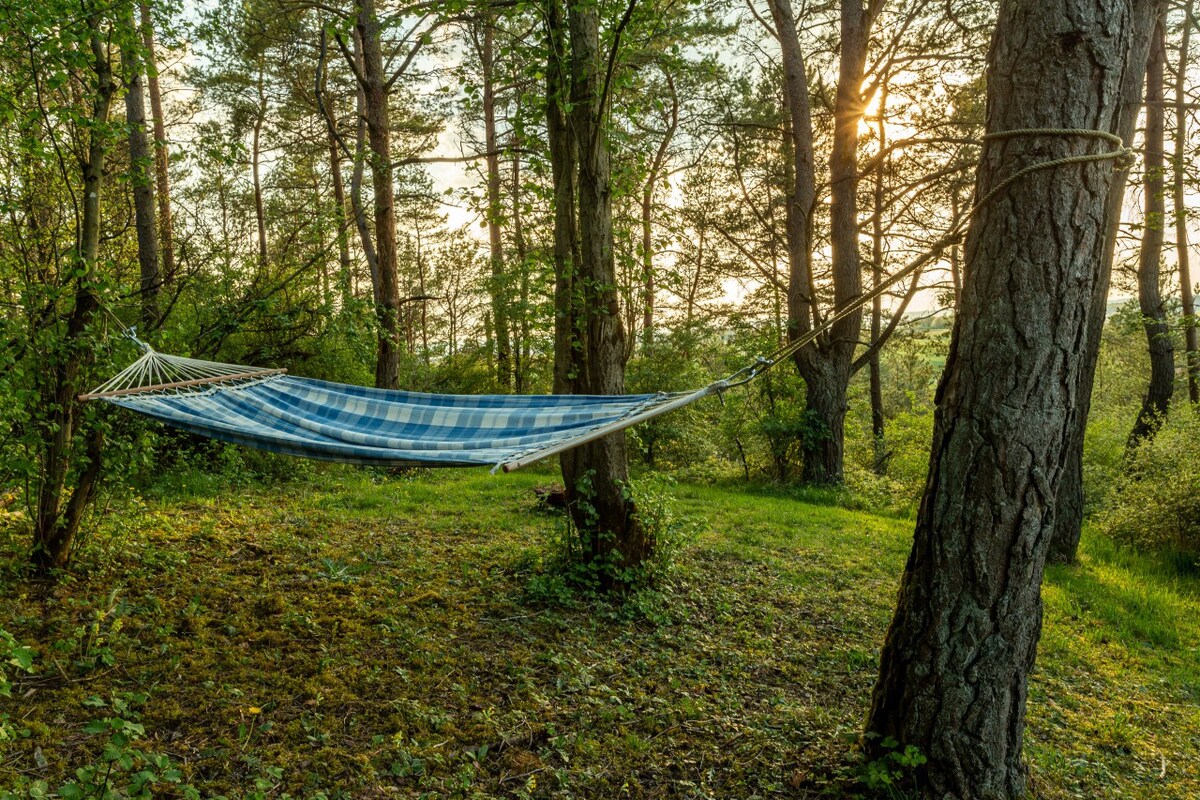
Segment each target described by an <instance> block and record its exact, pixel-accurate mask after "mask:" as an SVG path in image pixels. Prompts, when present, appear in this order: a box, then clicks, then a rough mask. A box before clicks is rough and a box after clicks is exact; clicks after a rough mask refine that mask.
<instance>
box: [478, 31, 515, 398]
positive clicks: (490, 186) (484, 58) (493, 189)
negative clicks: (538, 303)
mask: <svg viewBox="0 0 1200 800" xmlns="http://www.w3.org/2000/svg"><path fill="white" fill-rule="evenodd" d="M480 27H481V28H482V29H483V30H482V31H481V33H482V34H483V40H482V42H481V43H480V47H479V61H480V64H481V66H482V72H483V131H484V148H485V149H486V155H485V156H484V160H485V161H486V163H487V227H488V254H489V256H490V259H491V264H492V282H491V287H490V288H491V296H492V322H493V324H494V325H495V328H496V381H497V383H499V384H500V388H502V389H504V390H505V391H507V390H508V389H509V388H510V387H511V386H512V346H511V344H510V341H509V339H510V337H509V319H508V316H509V315H508V307H509V304H510V302H511V299H510V297H509V293H508V286H507V278H506V277H505V274H504V244H503V241H502V240H501V238H500V219H501V213H500V153H499V151H498V149H497V148H498V144H497V139H496V77H495V71H496V70H495V68H496V63H495V61H496V52H495V38H496V32H495V18H494V17H493V16H492V14H491V13H486V14H484V16H483V20H482V21H481V22H480Z"/></svg>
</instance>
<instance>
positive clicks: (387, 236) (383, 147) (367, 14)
mask: <svg viewBox="0 0 1200 800" xmlns="http://www.w3.org/2000/svg"><path fill="white" fill-rule="evenodd" d="M355 26H356V27H357V29H358V39H359V42H360V43H361V45H362V75H361V78H360V83H361V84H362V90H363V101H364V105H365V109H364V110H365V117H366V124H367V139H368V141H369V143H370V147H371V187H372V190H373V192H372V193H373V194H374V203H375V259H376V272H377V287H378V296H377V301H376V309H377V311H376V313H377V315H378V318H379V344H378V350H377V353H376V358H375V386H376V387H377V388H380V389H398V388H399V387H400V277H399V266H398V261H397V253H396V208H395V189H394V188H393V182H392V147H391V121H390V120H389V118H388V92H387V80H388V79H387V75H386V72H385V69H384V65H383V49H382V43H381V41H380V31H379V18H378V16H377V15H376V13H375V0H360V1H359V3H358V15H357V19H356V22H355Z"/></svg>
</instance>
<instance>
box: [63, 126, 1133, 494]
mask: <svg viewBox="0 0 1200 800" xmlns="http://www.w3.org/2000/svg"><path fill="white" fill-rule="evenodd" d="M1044 136H1065V137H1072V138H1074V137H1082V138H1090V139H1097V140H1101V141H1104V142H1108V143H1109V144H1110V145H1112V148H1111V149H1109V150H1106V151H1102V152H1097V153H1087V154H1081V155H1073V156H1065V157H1063V158H1056V159H1051V160H1049V161H1041V162H1037V163H1034V164H1030V165H1029V166H1026V167H1023V168H1022V169H1019V170H1017V171H1016V172H1013V173H1012V174H1011V175H1009V176H1008V177H1007V178H1005V179H1004V180H1002V181H1000V182H999V183H998V184H996V185H995V186H993V187H992V188H991V189H990V190H989V191H988V192H987V194H985V195H984V196H983V197H982V198H981V199H979V200H977V201H976V202H975V204H974V205H973V206H972V207H971V208H970V210H968V211H967V213H966V214H964V215H963V216H961V217H959V218H958V220H957V221H955V223H954V224H953V225H952V226H951V228H950V230H949V231H948V232H947V234H946V235H945V236H943V237H942V238H941V239H939V240H938V241H937V242H935V243H934V244H933V246H932V247H931V248H930V249H929V250H928V251H926V252H925V253H923V254H921V255H919V256H917V257H916V258H915V259H914V260H913V261H911V262H910V263H909V264H908V265H907V266H906V267H904V268H903V269H901V270H900V271H899V272H897V273H895V274H893V275H892V276H891V277H890V278H888V279H887V280H883V281H879V282H877V283H876V285H875V287H874V288H873V289H871V290H870V291H868V292H866V293H865V294H860V295H858V296H857V297H855V298H853V299H851V300H849V301H847V302H846V303H845V304H844V305H843V306H841V307H840V308H839V309H837V310H836V311H835V312H834V313H833V314H831V315H829V316H828V317H826V318H825V319H824V320H822V321H820V322H817V324H815V325H814V326H813V327H812V328H811V329H809V330H807V331H800V332H798V333H799V335H795V336H793V337H791V341H790V342H788V343H787V344H785V345H783V346H781V347H780V348H779V349H777V350H776V351H775V352H774V353H772V354H771V355H770V356H760V357H759V358H758V359H757V360H756V361H755V363H754V364H752V365H751V366H748V367H745V368H743V369H741V370H739V371H738V372H736V373H734V374H733V375H731V376H730V377H728V378H726V379H724V380H720V381H716V382H715V383H711V384H709V385H708V386H705V387H704V388H702V389H697V390H696V391H694V392H679V393H659V394H631V395H612V396H597V395H448V394H420V393H415V392H397V391H387V390H382V389H367V388H364V387H360V386H346V385H343V384H338V383H328V382H326V381H318V380H312V379H309V378H294V377H291V376H289V375H287V374H286V370H281V369H260V368H255V367H244V366H238V365H235V364H219V363H216V362H212V361H199V360H196V359H191V358H181V357H179V356H169V355H164V354H162V353H157V352H155V351H154V350H153V349H152V348H151V347H150V346H149V345H147V344H145V343H144V342H141V341H139V340H138V339H137V336H136V335H135V334H134V332H133V331H132V330H131V329H128V328H126V329H125V334H126V336H128V337H129V338H130V339H132V340H133V341H134V342H135V343H136V344H137V345H138V346H139V347H141V348H142V350H143V353H144V355H143V356H142V357H141V358H139V359H138V360H137V361H135V362H134V363H133V364H131V365H130V366H129V367H127V368H126V369H125V370H123V371H122V372H121V373H120V374H119V375H117V376H116V377H115V378H113V379H112V380H110V381H108V382H107V383H105V384H104V385H102V386H100V387H99V388H97V389H95V390H93V391H92V392H90V393H88V394H85V395H80V399H81V400H105V401H107V402H109V403H112V404H113V405H118V406H121V407H123V408H128V409H130V410H132V411H137V412H139V413H141V414H145V415H146V416H149V417H153V418H154V419H157V420H161V421H162V422H165V423H167V424H168V425H173V426H175V427H177V428H182V429H184V430H187V431H191V432H192V433H197V434H200V435H201V436H208V437H211V438H214V439H221V440H223V441H227V442H234V443H235V444H242V445H247V446H249V447H256V448H259V449H261V450H270V451H272V452H275V453H285V454H287V455H294V456H304V457H307V458H316V459H323V460H327V461H343V462H347V463H351V464H377V465H382V466H415V465H423V466H442V467H462V466H475V465H487V464H490V465H493V467H492V471H493V472H495V471H496V470H499V469H503V470H504V471H505V472H511V471H512V470H514V469H519V468H521V467H523V466H527V465H529V464H532V463H533V462H535V461H538V460H540V459H543V458H546V457H547V456H552V455H554V454H556V453H561V452H562V451H564V450H569V449H570V448H572V447H577V446H579V445H581V444H584V443H586V442H590V441H592V440H594V439H599V438H601V437H603V436H607V435H608V434H610V433H616V432H617V431H621V430H624V429H625V428H628V427H630V426H631V425H636V424H637V423H639V422H644V421H646V420H648V419H652V418H654V417H657V416H658V415H659V414H665V413H667V412H668V411H672V410H674V409H677V408H683V407H684V406H686V405H689V404H690V403H694V402H696V401H697V400H699V399H701V398H702V397H707V396H708V395H711V394H718V393H720V392H721V391H723V390H724V389H727V388H729V387H732V386H738V385H740V384H743V383H746V382H748V381H751V380H753V379H754V378H755V377H757V376H758V375H760V374H762V373H763V372H765V371H766V370H768V369H770V368H771V367H772V366H774V365H775V364H778V363H780V362H781V361H783V360H784V359H785V358H787V357H788V356H790V355H792V354H793V353H796V352H797V351H799V350H800V349H801V348H803V347H806V346H808V345H809V344H811V343H812V342H814V341H816V340H817V338H818V337H819V336H822V335H824V334H825V333H826V332H827V331H829V330H831V329H832V328H833V326H834V325H836V324H837V323H838V322H841V321H842V320H844V319H847V318H849V317H850V316H851V315H852V314H854V313H855V312H856V311H857V310H858V309H859V308H861V307H862V306H863V305H864V304H866V303H868V302H871V301H872V300H874V299H876V298H879V297H882V296H883V295H884V294H885V293H887V292H888V291H889V289H890V288H891V287H892V286H894V285H896V284H897V283H898V282H900V281H901V280H903V279H905V278H908V277H910V276H911V277H912V278H913V280H914V282H915V281H916V280H917V279H918V277H919V276H920V273H921V270H922V269H924V267H925V265H926V264H928V263H929V262H930V261H932V260H933V259H935V258H937V257H938V256H940V255H941V253H942V252H943V251H944V250H945V249H946V248H947V247H949V246H950V245H951V244H954V243H957V242H959V241H960V240H961V237H962V235H963V232H964V231H965V230H966V226H967V222H968V221H969V220H970V219H971V218H972V217H974V216H975V214H976V212H978V211H979V209H980V208H982V207H983V206H985V205H986V204H987V203H989V202H990V201H991V200H992V199H993V198H995V197H997V196H999V195H1000V194H1001V193H1002V192H1003V191H1004V190H1005V189H1007V188H1008V187H1009V186H1011V185H1012V184H1013V183H1015V182H1016V181H1018V180H1021V179H1022V178H1024V177H1025V176H1026V175H1029V174H1031V173H1033V172H1036V171H1038V170H1044V169H1050V168H1054V167H1062V166H1068V165H1072V164H1088V163H1093V162H1100V161H1112V162H1113V168H1114V169H1118V170H1123V169H1127V168H1128V167H1129V166H1130V164H1131V163H1132V151H1131V150H1130V149H1129V148H1128V147H1126V146H1125V143H1124V141H1123V140H1122V139H1121V137H1119V136H1116V135H1115V134H1112V133H1109V132H1107V131H1098V130H1088V129H1080V128H1023V129H1020V130H1012V131H1001V132H998V133H989V134H988V135H986V136H985V137H984V142H985V143H986V142H992V141H998V140H1005V139H1010V138H1015V137H1044ZM113 316H114V319H116V315H115V314H114V315H113ZM117 323H118V324H121V323H120V320H119V319H117ZM121 327H122V328H124V327H125V326H124V325H121Z"/></svg>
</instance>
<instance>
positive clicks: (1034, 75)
mask: <svg viewBox="0 0 1200 800" xmlns="http://www.w3.org/2000/svg"><path fill="white" fill-rule="evenodd" d="M1155 6H1156V3H1154V2H1150V1H1149V0H1135V1H1134V2H1132V3H1130V2H1128V0H1098V2H1095V3H1088V4H1086V5H1082V6H1081V5H1079V4H1076V3H1072V2H1067V0H1038V1H1037V2H1033V0H1022V1H1020V2H1009V3H1004V4H1002V5H1001V9H1000V16H999V20H998V22H997V27H996V33H995V37H994V39H993V43H992V49H991V53H990V57H989V65H988V74H989V83H988V116H987V119H988V131H989V133H996V132H1003V131H1013V130H1018V129H1030V128H1055V129H1065V128H1079V129H1089V130H1101V131H1106V132H1111V133H1117V132H1118V131H1120V130H1121V129H1122V127H1123V125H1124V123H1125V122H1126V121H1127V120H1128V117H1129V115H1130V114H1131V113H1136V110H1137V105H1138V103H1139V102H1140V100H1141V97H1140V87H1139V86H1138V84H1139V83H1140V79H1141V75H1142V74H1143V71H1144V65H1145V55H1146V48H1147V44H1148V40H1149V32H1150V29H1151V26H1152V24H1153V20H1154V17H1155V11H1156V8H1155ZM1131 84H1132V88H1133V91H1130V89H1131ZM1131 106H1132V108H1131ZM1110 149H1112V145H1111V144H1109V143H1108V142H1104V141H1100V140H1098V139H1097V138H1095V137H1089V136H1080V135H1062V134H1055V135H1022V136H1016V137H1009V138H1003V139H998V140H992V141H990V142H989V144H988V145H987V146H986V147H985V149H984V153H983V157H982V160H981V162H980V165H979V167H978V172H977V178H976V196H977V197H981V198H982V197H985V196H986V195H987V194H988V193H989V192H990V191H991V190H992V189H993V188H995V187H998V186H1000V184H1001V182H1003V181H1005V179H1006V177H1008V176H1012V175H1014V173H1015V172H1016V171H1017V170H1020V169H1022V168H1024V167H1027V166H1030V165H1033V164H1037V163H1041V162H1046V161H1049V160H1052V159H1057V158H1062V157H1067V156H1083V155H1085V154H1096V153H1101V152H1104V151H1105V150H1110ZM1117 182H1118V179H1117V178H1116V176H1114V173H1113V163H1112V161H1097V162H1090V163H1076V164H1069V165H1063V166H1059V167H1055V168H1052V169H1043V170H1039V171H1036V172H1032V173H1030V174H1027V175H1024V176H1023V177H1020V178H1018V179H1017V180H1016V181H1015V182H1013V183H1011V184H1009V185H1006V186H1004V187H1003V188H1002V189H1001V191H1000V192H999V193H998V195H997V196H995V197H994V198H993V199H992V200H991V201H990V202H989V203H987V204H985V205H984V207H983V208H982V209H980V211H979V212H978V213H977V214H976V216H975V217H974V219H973V220H972V221H971V224H970V228H969V231H968V234H967V239H966V244H965V253H964V257H965V266H964V285H963V293H962V304H961V307H960V310H959V313H958V315H957V318H956V321H955V326H954V332H953V337H952V341H951V346H950V353H949V356H948V359H947V363H946V369H945V372H944V374H943V376H942V380H941V383H940V385H939V387H938V392H937V410H936V415H935V422H934V435H933V448H932V454H931V458H930V467H929V479H928V482H927V484H926V490H925V496H924V498H923V499H922V502H921V507H920V511H919V514H918V518H917V523H916V532H915V536H914V540H913V547H912V552H911V555H910V556H909V559H908V563H907V565H906V567H905V571H904V575H903V578H902V580H901V585H900V592H899V597H898V602H897V607H896V611H895V615H894V617H893V619H892V623H891V626H890V628H889V629H888V632H887V636H886V639H885V642H884V646H883V650H882V654H881V664H880V674H879V680H878V682H877V684H876V687H875V691H874V694H873V697H872V704H871V711H870V715H869V718H868V722H867V731H868V732H869V733H871V734H875V735H877V736H878V737H881V738H872V739H869V740H868V742H867V749H868V751H869V752H870V753H871V754H872V755H873V756H879V755H881V754H882V753H883V752H884V751H885V750H886V748H884V747H882V745H881V742H882V741H883V737H890V738H893V739H895V740H896V741H897V742H899V744H900V746H901V747H905V746H909V745H911V746H915V747H916V748H918V749H919V750H920V751H921V753H922V754H923V755H924V756H925V757H926V758H927V759H928V760H927V762H926V763H925V765H924V766H923V767H921V768H920V770H919V771H918V772H917V775H916V777H917V780H918V781H919V783H920V784H921V789H922V791H923V792H924V793H925V794H927V795H929V796H934V797H961V798H978V799H979V800H1015V799H1016V798H1020V797H1024V796H1025V795H1026V792H1027V790H1028V788H1029V787H1028V782H1027V774H1026V769H1025V766H1024V764H1023V763H1022V759H1021V746H1022V737H1023V734H1024V728H1025V705H1026V698H1027V695H1028V678H1029V672H1030V670H1031V669H1032V667H1033V662H1034V657H1035V653H1036V648H1037V642H1038V638H1039V636H1040V633H1041V618H1042V605H1041V581H1042V574H1043V569H1044V566H1045V562H1046V556H1047V552H1048V549H1049V544H1050V537H1051V534H1052V532H1053V529H1054V513H1055V502H1056V497H1057V494H1058V490H1059V483H1060V481H1061V478H1062V475H1063V470H1064V467H1065V464H1066V461H1067V458H1066V451H1065V447H1066V445H1067V443H1068V442H1069V440H1070V438H1071V435H1072V431H1073V424H1074V422H1075V415H1076V413H1077V409H1078V407H1079V403H1080V400H1081V398H1080V387H1081V381H1080V372H1081V370H1082V369H1083V365H1082V364H1081V362H1080V360H1079V359H1078V358H1076V355H1075V354H1076V352H1077V350H1078V348H1079V343H1080V342H1083V341H1086V339H1087V336H1088V331H1089V327H1090V325H1091V323H1092V321H1093V319H1092V318H1093V315H1094V314H1095V313H1096V309H1095V303H1094V298H1095V296H1096V294H1097V292H1098V291H1099V290H1100V289H1102V288H1103V287H1102V286H1101V284H1102V283H1103V282H1104V278H1105V275H1106V271H1107V270H1106V265H1105V261H1106V258H1107V257H1108V256H1109V254H1110V250H1109V240H1110V239H1111V238H1112V236H1113V227H1114V225H1115V222H1116V219H1115V217H1114V216H1113V215H1112V214H1111V213H1110V208H1109V200H1110V199H1111V197H1112V193H1113V188H1114V184H1116V183H1117Z"/></svg>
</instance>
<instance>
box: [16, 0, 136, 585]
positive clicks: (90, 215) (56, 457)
mask: <svg viewBox="0 0 1200 800" xmlns="http://www.w3.org/2000/svg"><path fill="white" fill-rule="evenodd" d="M87 24H88V27H89V28H91V50H92V57H93V69H94V71H95V76H96V90H95V95H94V98H93V106H92V119H91V122H92V126H91V128H90V134H89V137H90V141H89V144H88V152H87V160H86V161H85V162H84V164H83V216H82V219H81V221H80V227H79V241H78V243H77V248H78V249H77V251H76V258H77V259H78V266H79V272H80V274H79V277H77V278H76V281H75V283H76V289H75V305H74V307H73V308H72V310H71V314H70V316H69V317H68V318H67V329H66V339H65V342H64V347H63V352H62V354H61V355H60V357H59V358H58V359H57V360H56V362H55V363H54V364H52V365H51V369H52V372H51V374H50V375H48V376H47V381H46V386H45V390H44V391H45V393H46V395H47V396H46V397H45V398H44V399H45V401H46V403H47V407H48V408H49V409H50V410H51V411H50V418H49V420H48V424H47V426H46V441H45V446H44V450H43V452H42V464H41V475H40V476H39V479H40V480H39V483H38V490H37V508H36V512H35V516H34V525H33V551H32V553H31V560H32V562H33V566H34V569H35V570H37V571H38V572H39V573H43V574H45V573H47V572H49V571H50V570H52V569H56V568H61V567H64V566H66V564H67V561H68V560H69V559H70V557H71V549H72V546H73V544H74V542H75V535H76V533H77V532H78V530H79V523H80V521H81V520H82V518H83V511H84V509H85V508H86V507H87V504H88V502H90V500H91V498H92V494H93V493H94V491H95V487H96V483H97V479H98V477H99V474H100V455H101V448H102V445H103V441H104V440H103V436H102V432H101V429H100V428H96V429H93V430H92V431H91V432H90V433H88V435H87V444H86V450H85V453H84V458H85V459H86V465H85V466H84V467H83V469H82V470H81V471H80V472H79V474H78V475H77V477H76V480H75V486H74V490H73V491H72V492H71V496H70V499H68V500H67V501H66V506H65V508H64V505H63V500H64V495H65V494H66V488H67V481H68V479H69V477H70V473H71V451H72V449H73V447H74V444H73V439H74V437H75V435H76V434H77V433H78V427H79V416H78V412H79V401H78V400H77V399H76V397H77V395H78V394H79V392H80V391H81V389H82V387H81V386H80V380H81V378H82V377H83V374H82V373H83V368H84V365H85V362H86V360H87V358H88V356H89V354H90V348H89V347H88V343H87V341H86V340H85V337H86V335H87V329H88V326H89V325H91V322H92V317H93V316H94V315H95V313H96V309H97V308H98V303H97V299H96V295H95V292H94V291H93V285H94V284H95V281H96V259H97V256H98V255H99V252H100V193H101V190H102V188H103V185H104V177H105V160H106V158H107V155H108V142H107V135H108V134H107V132H106V131H105V126H106V123H107V122H108V115H109V110H110V108H111V107H112V97H113V94H114V92H115V91H116V87H115V85H114V83H113V76H112V68H111V66H110V64H109V54H108V51H107V49H106V47H105V44H104V36H103V34H102V32H101V30H100V19H99V16H98V15H97V14H96V13H92V14H89V15H88V17H87Z"/></svg>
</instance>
